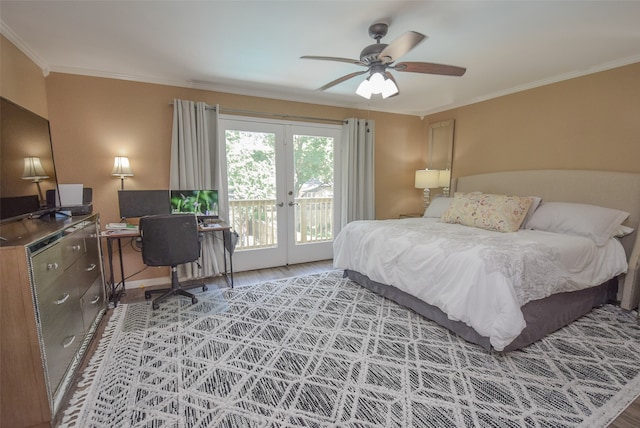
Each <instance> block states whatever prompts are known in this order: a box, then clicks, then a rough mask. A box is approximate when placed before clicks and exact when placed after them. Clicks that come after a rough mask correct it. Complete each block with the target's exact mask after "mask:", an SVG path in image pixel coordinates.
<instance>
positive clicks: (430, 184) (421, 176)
mask: <svg viewBox="0 0 640 428" xmlns="http://www.w3.org/2000/svg"><path fill="white" fill-rule="evenodd" d="M439 176H440V171H438V170H437V169H420V170H418V171H416V182H415V187H416V189H433V188H436V187H439V185H438V183H439Z"/></svg>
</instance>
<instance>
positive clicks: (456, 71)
mask: <svg viewBox="0 0 640 428" xmlns="http://www.w3.org/2000/svg"><path fill="white" fill-rule="evenodd" d="M391 68H393V69H394V70H396V71H405V72H409V73H425V74H442V75H444V76H462V75H463V74H464V73H465V72H466V71H467V69H466V68H463V67H456V66H454V65H444V64H435V63H432V62H401V63H398V64H396V65H394V66H392V67H391Z"/></svg>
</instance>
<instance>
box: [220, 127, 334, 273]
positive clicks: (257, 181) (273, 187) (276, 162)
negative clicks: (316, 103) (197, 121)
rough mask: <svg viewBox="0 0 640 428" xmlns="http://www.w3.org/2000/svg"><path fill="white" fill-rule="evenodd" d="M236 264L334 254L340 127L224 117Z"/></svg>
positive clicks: (273, 262) (238, 266) (274, 263)
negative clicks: (236, 236)
mask: <svg viewBox="0 0 640 428" xmlns="http://www.w3.org/2000/svg"><path fill="white" fill-rule="evenodd" d="M220 133H221V134H220V141H224V143H225V155H226V161H225V162H224V164H225V165H226V171H224V175H225V179H226V183H227V188H228V195H229V219H228V221H229V223H230V224H231V226H232V227H233V229H234V230H235V231H237V232H238V234H239V238H238V243H237V245H236V250H235V253H234V256H233V257H234V258H233V263H234V269H235V270H238V271H243V270H250V269H260V268H267V267H275V266H283V265H287V264H295V263H303V262H309V261H315V260H326V259H331V258H333V247H332V244H333V237H334V236H335V234H336V233H337V232H338V230H336V228H337V227H339V218H340V212H339V211H340V207H339V205H338V203H339V201H340V197H339V196H340V195H339V194H338V191H339V186H338V183H337V182H336V179H335V178H336V177H339V176H340V175H339V174H338V172H339V171H337V169H336V168H337V166H338V165H340V162H339V159H337V157H338V154H339V152H340V151H339V143H340V142H339V139H340V127H339V126H335V125H318V124H300V123H298V122H293V123H291V122H285V121H273V120H261V119H253V118H247V119H244V118H240V119H239V118H236V117H221V118H220Z"/></svg>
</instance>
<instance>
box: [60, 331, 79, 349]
mask: <svg viewBox="0 0 640 428" xmlns="http://www.w3.org/2000/svg"><path fill="white" fill-rule="evenodd" d="M75 340H76V335H75V334H74V335H73V336H67V337H65V338H64V341H63V342H62V347H63V348H68V347H69V346H71V344H72V343H73V342H75Z"/></svg>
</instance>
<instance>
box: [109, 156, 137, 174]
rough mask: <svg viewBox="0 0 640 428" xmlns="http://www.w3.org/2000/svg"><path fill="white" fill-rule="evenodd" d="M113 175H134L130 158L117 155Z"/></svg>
mask: <svg viewBox="0 0 640 428" xmlns="http://www.w3.org/2000/svg"><path fill="white" fill-rule="evenodd" d="M111 175H113V176H116V177H120V178H123V177H133V172H132V171H131V167H130V166H129V158H128V157H125V156H116V157H115V160H114V162H113V170H112V171H111Z"/></svg>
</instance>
